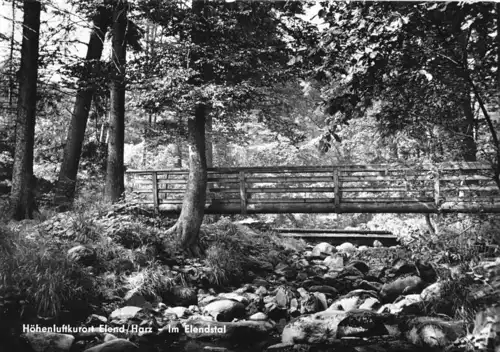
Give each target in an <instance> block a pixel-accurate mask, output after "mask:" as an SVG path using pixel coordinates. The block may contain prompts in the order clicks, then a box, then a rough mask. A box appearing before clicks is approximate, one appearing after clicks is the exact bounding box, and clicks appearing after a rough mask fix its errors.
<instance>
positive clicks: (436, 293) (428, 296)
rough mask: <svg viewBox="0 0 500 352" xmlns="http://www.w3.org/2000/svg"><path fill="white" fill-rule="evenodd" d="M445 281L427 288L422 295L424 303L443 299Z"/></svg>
mask: <svg viewBox="0 0 500 352" xmlns="http://www.w3.org/2000/svg"><path fill="white" fill-rule="evenodd" d="M443 287H444V281H438V282H435V283H433V284H432V285H429V286H427V287H426V288H424V289H423V291H422V292H421V293H420V296H421V297H422V299H423V300H424V301H435V300H438V299H440V298H442V297H443Z"/></svg>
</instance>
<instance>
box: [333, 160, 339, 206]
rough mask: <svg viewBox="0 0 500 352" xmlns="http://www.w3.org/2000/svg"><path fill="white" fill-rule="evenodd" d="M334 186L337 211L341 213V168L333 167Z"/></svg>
mask: <svg viewBox="0 0 500 352" xmlns="http://www.w3.org/2000/svg"><path fill="white" fill-rule="evenodd" d="M333 187H334V190H333V192H334V197H335V198H334V206H335V213H340V185H339V169H337V168H334V169H333Z"/></svg>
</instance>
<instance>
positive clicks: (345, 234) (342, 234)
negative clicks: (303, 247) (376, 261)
mask: <svg viewBox="0 0 500 352" xmlns="http://www.w3.org/2000/svg"><path fill="white" fill-rule="evenodd" d="M281 236H283V237H302V238H308V237H313V238H339V237H341V238H344V237H349V238H361V239H366V238H370V239H371V240H372V241H374V240H377V239H396V238H397V236H396V235H385V236H384V235H371V232H367V233H366V234H364V235H356V234H352V233H350V232H339V233H320V232H318V233H283V234H281Z"/></svg>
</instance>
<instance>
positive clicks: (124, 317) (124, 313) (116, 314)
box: [109, 306, 142, 324]
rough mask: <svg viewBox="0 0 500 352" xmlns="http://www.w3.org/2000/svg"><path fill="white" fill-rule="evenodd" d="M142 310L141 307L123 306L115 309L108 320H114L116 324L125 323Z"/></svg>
mask: <svg viewBox="0 0 500 352" xmlns="http://www.w3.org/2000/svg"><path fill="white" fill-rule="evenodd" d="M141 310H142V308H141V307H135V306H125V307H122V308H118V309H115V310H114V311H113V312H112V313H111V315H110V316H109V320H112V321H114V322H115V323H116V324H126V323H127V321H128V320H129V319H133V318H135V317H136V315H137V313H139V312H140V311H141Z"/></svg>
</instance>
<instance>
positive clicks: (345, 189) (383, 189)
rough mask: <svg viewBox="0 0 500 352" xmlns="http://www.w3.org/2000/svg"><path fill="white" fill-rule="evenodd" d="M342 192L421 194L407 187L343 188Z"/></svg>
mask: <svg viewBox="0 0 500 352" xmlns="http://www.w3.org/2000/svg"><path fill="white" fill-rule="evenodd" d="M341 191H342V192H356V193H359V192H420V191H418V190H413V191H412V190H407V189H406V188H405V187H392V188H383V187H381V188H375V187H362V186H360V187H342V188H341Z"/></svg>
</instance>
